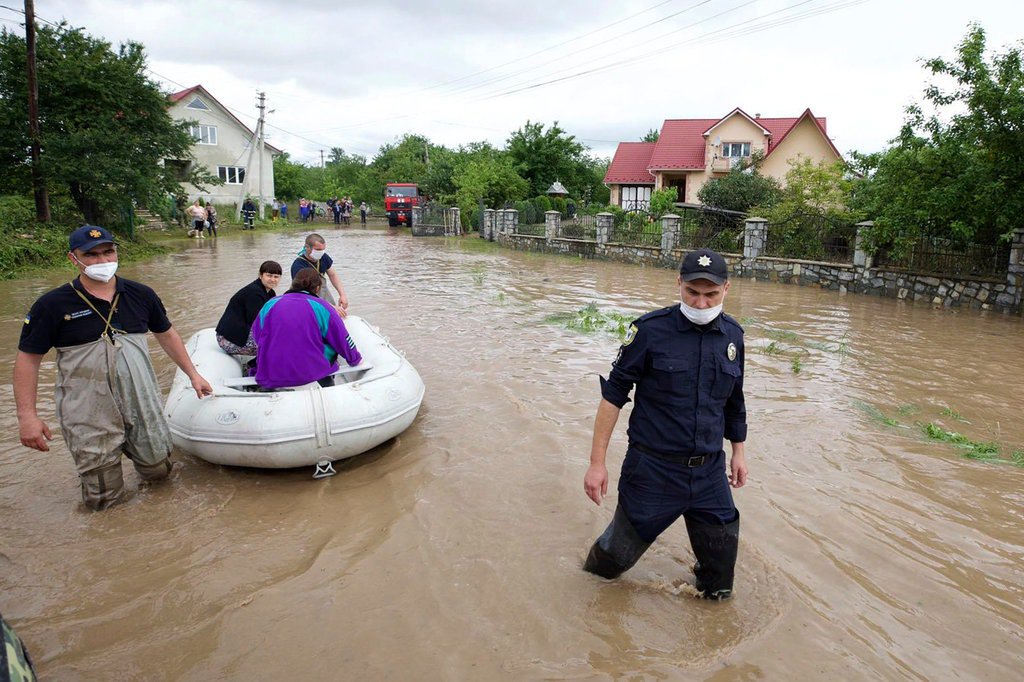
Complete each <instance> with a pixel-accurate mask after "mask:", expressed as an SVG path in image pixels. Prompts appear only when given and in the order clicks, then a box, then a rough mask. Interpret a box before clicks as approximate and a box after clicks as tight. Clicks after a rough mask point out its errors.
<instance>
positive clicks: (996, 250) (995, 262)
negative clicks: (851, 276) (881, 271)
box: [875, 237, 1010, 277]
mask: <svg viewBox="0 0 1024 682" xmlns="http://www.w3.org/2000/svg"><path fill="white" fill-rule="evenodd" d="M1009 263H1010V245H1009V244H970V243H957V242H954V241H953V240H951V239H945V238H942V237H921V238H920V239H918V240H917V241H916V242H914V243H913V244H912V245H911V246H910V248H908V249H906V251H905V253H904V254H903V255H894V254H892V253H891V251H890V250H889V249H885V248H882V249H879V250H878V252H876V253H875V265H876V266H885V267H890V268H899V269H901V270H907V271H913V272H920V273H926V274H934V275H940V276H941V275H945V276H950V277H963V276H967V275H980V276H989V277H1002V276H1005V275H1006V272H1007V270H1008V269H1009Z"/></svg>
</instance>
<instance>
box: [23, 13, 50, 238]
mask: <svg viewBox="0 0 1024 682" xmlns="http://www.w3.org/2000/svg"><path fill="white" fill-rule="evenodd" d="M25 48H26V51H27V53H28V55H27V56H28V132H29V138H30V139H31V143H32V193H33V194H34V195H35V199H36V220H38V221H39V222H41V223H48V222H50V197H49V195H48V194H47V192H46V180H45V179H44V178H43V173H42V170H40V156H42V144H41V143H40V141H39V83H38V82H37V80H36V8H35V2H34V0H25Z"/></svg>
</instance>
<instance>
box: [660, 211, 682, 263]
mask: <svg viewBox="0 0 1024 682" xmlns="http://www.w3.org/2000/svg"><path fill="white" fill-rule="evenodd" d="M679 221H680V218H679V216H677V215H676V214H675V213H666V214H665V215H663V216H662V217H661V257H662V258H663V259H664V260H671V258H672V249H674V248H676V246H677V245H678V244H679Z"/></svg>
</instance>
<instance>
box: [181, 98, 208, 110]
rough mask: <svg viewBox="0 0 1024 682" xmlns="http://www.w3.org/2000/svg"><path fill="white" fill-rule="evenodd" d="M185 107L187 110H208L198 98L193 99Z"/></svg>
mask: <svg viewBox="0 0 1024 682" xmlns="http://www.w3.org/2000/svg"><path fill="white" fill-rule="evenodd" d="M185 107H186V108H188V109H202V110H203V111H209V110H210V107H208V106H206V102H204V101H203V100H201V99H199V98H198V97H193V98H192V101H191V102H189V103H188V104H186V105H185Z"/></svg>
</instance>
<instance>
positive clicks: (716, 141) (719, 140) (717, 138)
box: [715, 135, 722, 147]
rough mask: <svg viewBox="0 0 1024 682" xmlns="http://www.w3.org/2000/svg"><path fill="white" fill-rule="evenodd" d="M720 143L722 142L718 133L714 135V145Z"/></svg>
mask: <svg viewBox="0 0 1024 682" xmlns="http://www.w3.org/2000/svg"><path fill="white" fill-rule="evenodd" d="M721 144H722V138H721V137H719V136H718V135H715V146H716V147H718V146H719V145H721Z"/></svg>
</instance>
